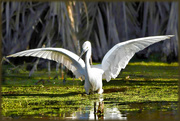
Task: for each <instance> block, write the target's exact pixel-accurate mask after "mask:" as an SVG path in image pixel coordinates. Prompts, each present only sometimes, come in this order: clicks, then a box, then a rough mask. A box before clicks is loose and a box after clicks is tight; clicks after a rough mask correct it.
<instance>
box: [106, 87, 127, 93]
mask: <svg viewBox="0 0 180 121" xmlns="http://www.w3.org/2000/svg"><path fill="white" fill-rule="evenodd" d="M126 90H127V88H110V89H104V92H103V93H112V92H125V91H126Z"/></svg>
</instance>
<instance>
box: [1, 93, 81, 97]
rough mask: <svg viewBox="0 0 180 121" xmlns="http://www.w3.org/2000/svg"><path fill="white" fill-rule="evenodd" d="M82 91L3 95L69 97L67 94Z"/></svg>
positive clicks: (73, 94)
mask: <svg viewBox="0 0 180 121" xmlns="http://www.w3.org/2000/svg"><path fill="white" fill-rule="evenodd" d="M78 94H80V93H77V92H69V93H63V94H2V96H47V97H67V96H75V95H78Z"/></svg>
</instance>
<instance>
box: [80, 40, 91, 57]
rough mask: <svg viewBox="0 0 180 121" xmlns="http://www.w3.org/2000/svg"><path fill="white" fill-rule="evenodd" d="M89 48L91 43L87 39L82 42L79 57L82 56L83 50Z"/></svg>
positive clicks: (85, 50)
mask: <svg viewBox="0 0 180 121" xmlns="http://www.w3.org/2000/svg"><path fill="white" fill-rule="evenodd" d="M89 49H91V43H90V42H89V41H86V42H84V44H83V45H82V52H81V55H80V58H81V56H82V55H83V54H84V53H85V52H87V51H88V50H89ZM80 58H79V59H80Z"/></svg>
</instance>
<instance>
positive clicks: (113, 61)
mask: <svg viewBox="0 0 180 121" xmlns="http://www.w3.org/2000/svg"><path fill="white" fill-rule="evenodd" d="M172 36H173V35H165V36H152V37H144V38H138V39H133V40H129V41H125V42H122V43H119V44H116V45H115V46H114V47H113V48H112V49H110V50H109V51H108V52H107V54H106V55H105V56H104V58H103V60H102V64H101V67H102V69H103V70H104V74H105V77H106V80H107V81H110V80H111V78H116V77H117V76H118V74H119V73H120V71H121V69H124V68H125V67H126V65H127V64H128V62H129V60H130V59H131V58H132V57H133V56H134V54H135V53H136V52H138V51H140V50H143V49H144V48H146V47H148V46H149V45H151V44H154V43H156V42H159V41H161V40H165V39H169V38H170V37H172Z"/></svg>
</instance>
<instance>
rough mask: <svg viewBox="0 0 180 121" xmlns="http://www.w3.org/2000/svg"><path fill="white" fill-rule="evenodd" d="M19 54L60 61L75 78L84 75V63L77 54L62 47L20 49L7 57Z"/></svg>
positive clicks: (19, 55)
mask: <svg viewBox="0 0 180 121" xmlns="http://www.w3.org/2000/svg"><path fill="white" fill-rule="evenodd" d="M21 56H32V57H39V58H44V59H49V60H54V61H56V62H58V63H62V64H63V65H65V66H66V67H67V68H68V69H69V70H71V71H72V72H73V73H74V75H75V76H76V78H79V77H81V78H84V75H85V70H84V68H85V63H84V61H83V60H82V59H81V58H79V56H78V55H76V54H74V53H72V52H70V51H68V50H66V49H63V48H38V49H31V50H26V51H21V52H18V53H15V54H12V55H10V56H7V57H21Z"/></svg>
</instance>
